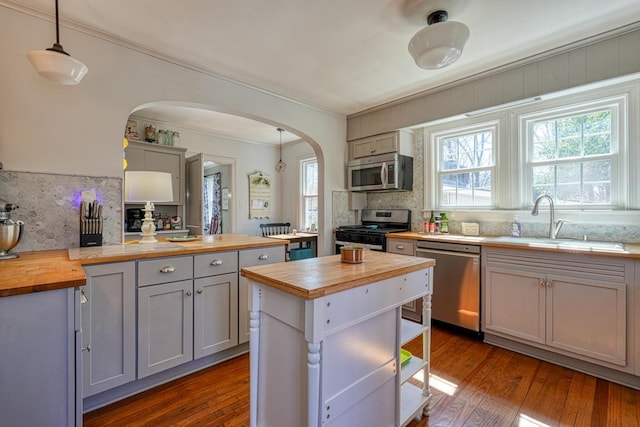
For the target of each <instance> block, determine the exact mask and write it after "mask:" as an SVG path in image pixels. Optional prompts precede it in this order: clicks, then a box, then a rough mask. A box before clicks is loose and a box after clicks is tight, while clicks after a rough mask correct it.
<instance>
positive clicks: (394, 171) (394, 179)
mask: <svg viewBox="0 0 640 427" xmlns="http://www.w3.org/2000/svg"><path fill="white" fill-rule="evenodd" d="M348 175H349V177H348V180H349V190H350V191H411V190H413V158H412V157H409V156H403V155H402V154H398V153H389V154H381V155H379V156H369V157H363V158H361V159H357V160H352V161H350V162H349V164H348Z"/></svg>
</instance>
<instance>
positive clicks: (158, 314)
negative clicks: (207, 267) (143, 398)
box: [138, 280, 193, 378]
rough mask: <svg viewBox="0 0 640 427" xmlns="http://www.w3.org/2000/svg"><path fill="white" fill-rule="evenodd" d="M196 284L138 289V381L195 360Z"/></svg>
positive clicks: (172, 284) (170, 284) (176, 284)
mask: <svg viewBox="0 0 640 427" xmlns="http://www.w3.org/2000/svg"><path fill="white" fill-rule="evenodd" d="M192 293H193V281H192V280H183V281H181V282H172V283H165V284H163V285H153V286H146V287H144V288H139V289H138V378H144V377H146V376H149V375H152V374H155V373H157V372H160V371H164V370H165V369H169V368H173V367H174V366H178V365H180V364H182V363H185V362H188V361H190V360H192V359H193V295H192Z"/></svg>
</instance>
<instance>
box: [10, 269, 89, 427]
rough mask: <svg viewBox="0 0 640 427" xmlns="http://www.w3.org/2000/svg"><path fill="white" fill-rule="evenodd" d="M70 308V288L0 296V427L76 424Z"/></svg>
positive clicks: (74, 373)
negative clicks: (0, 426)
mask: <svg viewBox="0 0 640 427" xmlns="http://www.w3.org/2000/svg"><path fill="white" fill-rule="evenodd" d="M5 268H11V267H5ZM75 304H76V302H75V300H74V289H72V288H71V289H57V290H52V291H47V292H34V293H30V294H24V295H15V296H8V297H3V298H0V395H1V396H2V397H1V398H0V425H2V426H3V427H9V426H75V425H82V418H81V417H80V418H79V420H80V423H79V424H77V423H76V420H77V419H78V418H77V414H76V413H75V412H76V410H77V406H76V405H77V402H76V401H75V394H76V392H77V393H80V390H77V391H76V381H75V375H76V369H75V364H76V363H78V364H79V363H80V361H79V360H76V359H75V354H77V353H76V349H74V347H75V346H76V342H75V340H74V338H75V333H74V323H75V319H74V317H75ZM78 329H79V328H78Z"/></svg>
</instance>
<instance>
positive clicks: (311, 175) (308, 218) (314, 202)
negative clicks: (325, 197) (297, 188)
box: [300, 158, 318, 230]
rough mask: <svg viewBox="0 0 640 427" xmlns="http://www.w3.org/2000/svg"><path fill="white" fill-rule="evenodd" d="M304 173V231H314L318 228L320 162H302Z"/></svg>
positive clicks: (302, 224) (308, 160) (302, 181)
mask: <svg viewBox="0 0 640 427" xmlns="http://www.w3.org/2000/svg"><path fill="white" fill-rule="evenodd" d="M300 170H301V173H302V176H301V180H300V182H301V184H302V189H301V190H302V191H301V193H302V203H301V210H302V222H301V224H300V225H301V227H302V228H303V229H304V230H307V229H309V230H314V229H316V228H317V227H318V161H317V160H316V159H315V158H313V159H306V160H302V161H301V162H300Z"/></svg>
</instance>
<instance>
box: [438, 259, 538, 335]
mask: <svg viewBox="0 0 640 427" xmlns="http://www.w3.org/2000/svg"><path fill="white" fill-rule="evenodd" d="M436 268H437V267H436ZM543 279H544V278H543V277H541V276H540V275H539V274H537V273H532V272H527V271H518V270H503V269H499V268H493V267H487V268H486V276H485V282H484V283H485V308H484V313H485V331H495V332H500V333H503V334H508V335H512V336H514V337H519V338H524V339H527V340H530V341H535V342H538V343H541V344H544V342H545V339H544V337H545V289H546V288H545V287H544V286H543V284H544V280H543Z"/></svg>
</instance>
